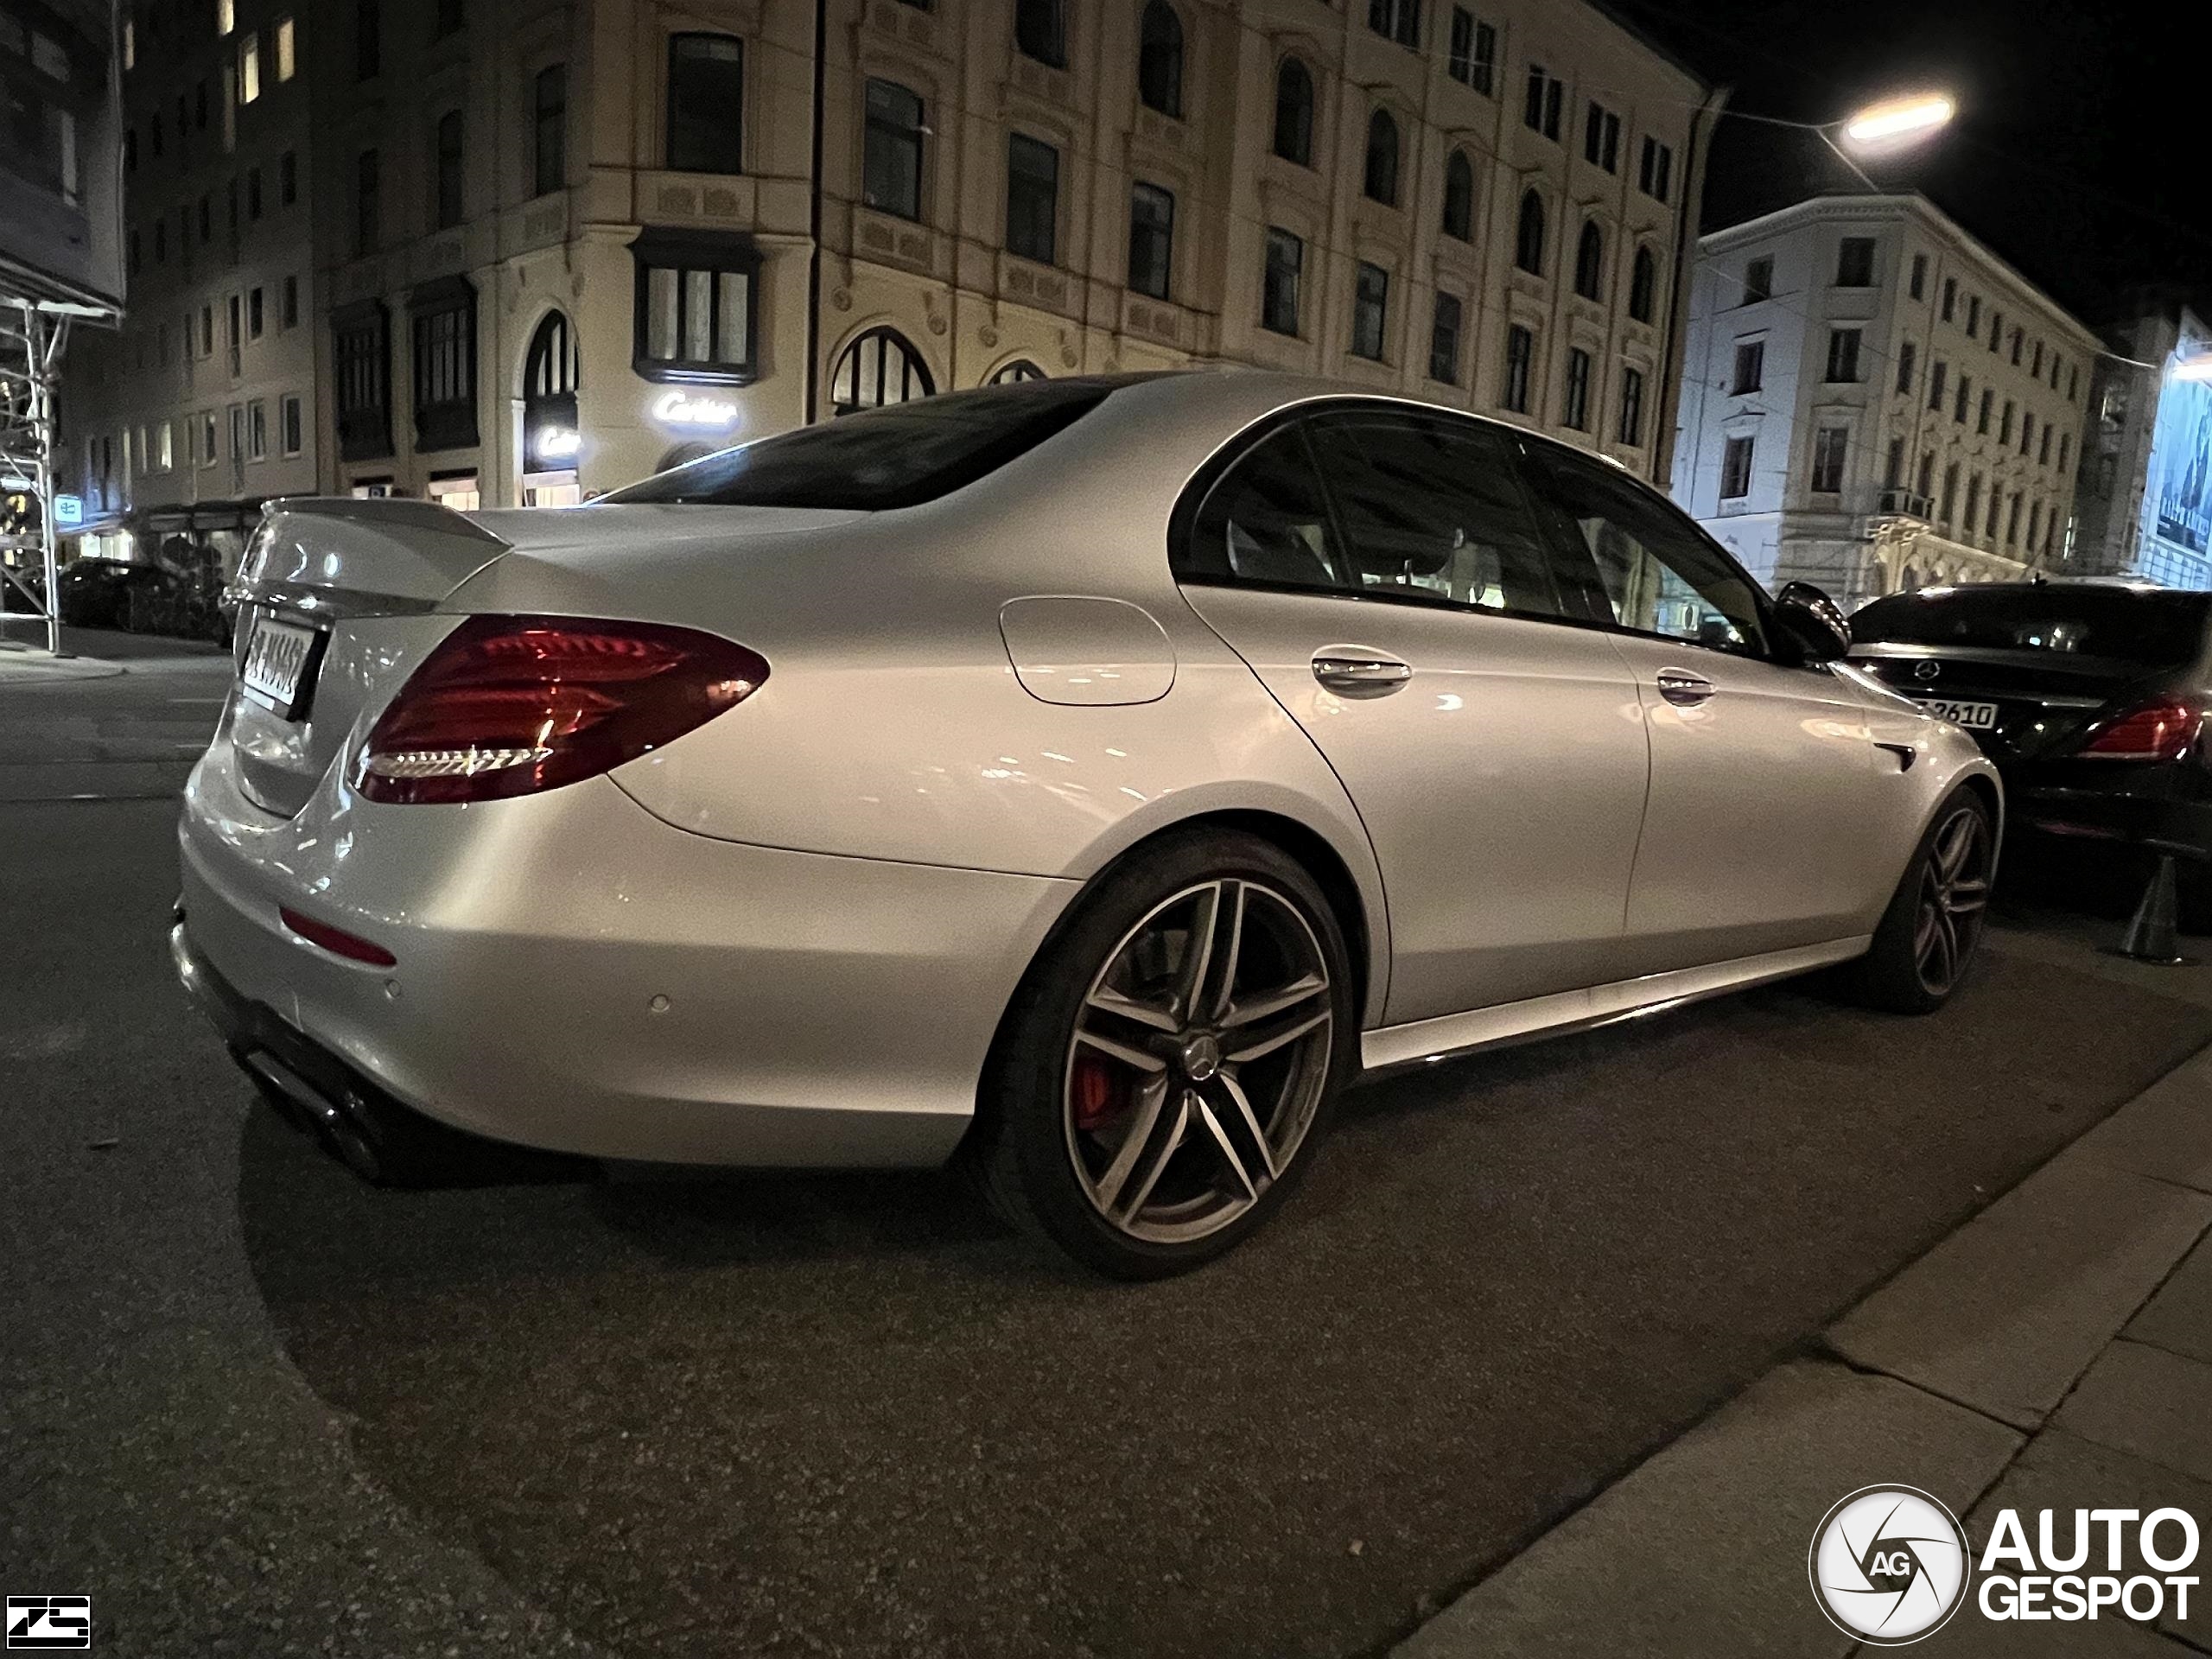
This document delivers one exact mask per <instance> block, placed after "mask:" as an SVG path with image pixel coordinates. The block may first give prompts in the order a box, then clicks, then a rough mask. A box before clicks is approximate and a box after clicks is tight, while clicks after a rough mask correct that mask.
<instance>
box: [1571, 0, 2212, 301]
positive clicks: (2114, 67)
mask: <svg viewBox="0 0 2212 1659" xmlns="http://www.w3.org/2000/svg"><path fill="white" fill-rule="evenodd" d="M1611 4H1612V6H1613V9H1614V10H1616V11H1617V12H1618V13H1619V14H1620V15H1621V16H1624V17H1625V18H1626V19H1628V20H1629V21H1630V22H1633V23H1635V24H1636V25H1637V27H1638V28H1640V29H1643V31H1644V32H1645V33H1646V34H1648V35H1650V36H1652V37H1653V38H1654V39H1656V40H1657V41H1660V42H1661V43H1662V44H1663V45H1665V46H1667V47H1669V48H1670V49H1672V50H1673V51H1674V52H1675V54H1677V55H1678V56H1680V57H1681V58H1682V59H1684V60H1686V61H1688V63H1689V64H1690V65H1691V66H1692V67H1695V68H1697V69H1698V70H1700V72H1702V73H1704V75H1705V76H1706V78H1707V79H1710V80H1713V81H1717V82H1719V83H1720V84H1723V85H1726V86H1731V87H1732V88H1733V89H1734V90H1733V94H1732V97H1731V99H1730V100H1729V104H1730V107H1731V108H1733V109H1739V110H1746V111H1755V112H1757V113H1759V114H1763V115H1773V116H1781V117H1785V118H1790V119H1794V120H1806V121H1830V120H1834V119H1836V118H1840V117H1841V116H1843V115H1846V114H1847V113H1849V112H1850V111H1852V110H1853V109H1856V108H1858V107H1859V106H1860V105H1864V104H1866V103H1867V102H1869V101H1871V100H1872V99H1875V98H1878V97H1880V96H1883V95H1885V94H1887V93H1893V92H1909V91H1917V90H1921V89H1923V88H1929V87H1940V88H1942V89H1943V90H1947V91H1948V92H1952V93H1953V94H1954V95H1955V97H1956V98H1957V99H1958V100H1959V104H1960V106H1961V114H1960V118H1959V119H1958V120H1957V121H1956V122H1955V124H1953V125H1952V127H1951V128H1950V129H1949V130H1948V131H1947V132H1945V133H1944V134H1943V135H1942V137H1939V138H1937V139H1936V140H1933V141H1931V143H1929V145H1928V146H1927V147H1926V148H1925V149H1923V150H1922V151H1920V152H1918V153H1917V154H1908V155H1906V156H1901V157H1897V158H1893V159H1891V160H1889V161H1886V162H1879V163H1875V164H1871V165H1869V167H1868V169H1867V170H1868V171H1869V172H1870V173H1871V174H1872V176H1873V177H1874V179H1875V180H1876V181H1877V182H1878V183H1880V184H1882V185H1883V186H1885V188H1899V189H1917V190H1919V191H1920V192H1922V193H1923V194H1925V195H1926V196H1928V197H1929V200H1932V201H1934V202H1935V203H1936V205H1937V206H1938V207H1942V209H1943V210H1944V211H1945V212H1946V213H1949V214H1950V215H1951V216H1952V217H1953V218H1954V219H1957V220H1958V221H1959V223H1960V224H1961V226H1964V227H1965V228H1966V229H1967V231H1968V232H1972V233H1973V234H1974V235H1975V236H1976V237H1978V238H1980V239H1981V240H1982V241H1983V242H1984V243H1986V244H1987V245H1989V246H1990V247H1992V248H1993V249H1994V250H1995V251H1997V252H1998V253H1999V255H2001V256H2003V257H2005V258H2006V259H2008V260H2010V261H2011V262H2012V264H2014V265H2015V266H2016V267H2018V269H2019V270H2020V271H2021V272H2022V273H2023V274H2024V275H2025V276H2026V277H2029V279H2030V280H2031V281H2033V282H2035V283H2037V284H2038V285H2039V286H2041V287H2042V288H2043V289H2044V290H2045V291H2046V292H2048V293H2050V295H2052V296H2054V297H2055V298H2056V299H2057V300H2058V301H2059V302H2061V303H2063V304H2064V305H2066V306H2067V307H2068V308H2069V309H2071V310H2072V311H2073V312H2074V313H2075V315H2077V316H2079V317H2080V318H2081V319H2082V321H2085V322H2088V323H2089V324H2090V325H2091V326H2093V327H2095V326H2099V325H2101V324H2102V323H2104V322H2106V321H2109V320H2111V319H2112V318H2113V316H2114V315H2116V314H2117V311H2118V309H2119V308H2120V307H2121V306H2122V305H2124V304H2125V302H2126V296H2127V295H2128V293H2129V291H2130V290H2131V289H2136V288H2139V287H2140V286H2143V285H2145V284H2152V285H2158V286H2161V287H2164V288H2167V289H2172V290H2177V291H2178V292H2180V293H2182V294H2183V295H2185V296H2196V302H2197V304H2198V308H2199V309H2200V311H2202V310H2203V309H2204V308H2205V302H2206V301H2208V300H2212V7H2207V6H2205V5H2203V4H2202V3H2190V4H2187V5H2174V6H2170V7H2164V8H2159V7H2154V6H2152V5H2149V4H2117V5H2115V4H2105V5H2097V4H2094V3H2086V0H2075V3H2072V4H2068V3H2063V0H1857V3H1837V0H1824V3H1818V4H1815V3H1807V0H1780V3H1777V0H1766V3H1758V0H1702V3H1701V0H1611ZM1859 188H1861V187H1860V186H1859V185H1858V184H1857V182H1856V181H1853V179H1852V178H1851V177H1850V175H1848V174H1847V173H1846V172H1845V171H1844V170H1843V169H1842V168H1841V166H1840V163H1838V162H1836V161H1835V160H1834V157H1832V156H1829V155H1828V154H1827V151H1826V150H1825V149H1823V148H1822V147H1821V143H1820V141H1819V139H1817V138H1816V137H1813V136H1812V135H1810V134H1805V133H1796V132H1791V131H1789V130H1786V129H1783V128H1777V127H1770V126H1764V125H1761V124H1757V123H1753V122H1749V121H1738V120H1731V119H1725V118H1724V119H1723V120H1722V121H1721V123H1720V124H1719V130H1718V132H1717V133H1716V134H1715V140H1714V145H1713V159H1712V169H1711V172H1710V174H1709V175H1708V178H1707V185H1706V203H1705V205H1706V219H1705V223H1706V228H1707V229H1708V230H1713V229H1717V228H1719V226H1725V225H1732V224H1736V223H1738V222H1740V221H1741V220H1743V219H1748V218H1751V217H1752V216H1754V215H1755V214H1758V213H1764V212H1766V211H1768V210H1770V209H1771V208H1775V207H1782V206H1784V205H1785V204H1787V203H1789V202H1791V201H1795V200H1800V199H1802V197H1804V196H1806V195H1808V194H1815V193H1817V192H1819V191H1821V190H1823V189H1829V190H1856V189H1859Z"/></svg>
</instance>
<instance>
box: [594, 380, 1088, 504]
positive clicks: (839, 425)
mask: <svg viewBox="0 0 2212 1659" xmlns="http://www.w3.org/2000/svg"><path fill="white" fill-rule="evenodd" d="M1112 391H1113V387H1112V386H1110V385H1098V384H1097V383H1096V382H1084V381H1078V380H1029V381H1024V382H1022V383H1021V384H1020V385H1006V386H986V387H982V388H980V389H978V390H976V391H958V392H951V393H949V394H947V395H946V396H944V397H923V398H916V399H913V400H911V401H909V402H906V403H903V404H893V405H891V406H889V407H887V408H884V409H877V410H867V411H865V412H863V413H861V414H858V415H851V416H844V417H842V418H841V419H838V420H835V421H830V422H827V423H823V424H822V425H819V426H804V427H800V428H799V429H798V430H796V431H792V432H786V433H784V434H783V435H780V436H779V437H773V438H763V439H761V440H760V442H757V443H748V444H746V445H743V446H742V447H741V448H735V449H724V450H721V451H720V452H718V453H717V454H711V455H706V456H702V458H701V459H699V460H697V461H692V462H690V463H689V464H688V465H685V466H683V467H676V468H675V469H674V470H672V471H670V472H665V473H661V474H657V475H656V476H654V477H652V478H648V479H645V480H643V481H642V482H639V483H636V484H632V485H631V486H629V487H627V488H626V489H620V490H616V491H613V493H610V494H607V495H604V496H602V497H601V498H600V499H601V501H606V502H616V503H622V504H635V503H645V502H665V503H681V504H683V505H701V506H709V505H710V506H723V507H844V508H850V509H853V510H855V511H859V512H888V511H891V510H893V509H894V508H899V507H912V506H918V505H920V504H921V503H923V502H925V501H934V500H936V499H938V498H939V497H940V496H945V495H950V494H951V493H952V492H953V491H955V490H957V489H961V488H963V487H964V486H967V485H969V484H973V483H974V482H976V480H978V479H981V478H984V477H987V476H988V475H989V474H992V473H995V472H996V471H997V470H998V469H999V468H1000V467H1003V466H1005V465H1006V464H1007V462H1009V461H1013V460H1014V459H1015V458H1016V457H1017V456H1020V455H1022V454H1027V453H1028V452H1029V451H1030V450H1032V449H1034V448H1036V447H1037V446H1038V445H1039V444H1040V443H1043V442H1045V441H1046V439H1047V438H1051V437H1052V436H1055V435H1058V433H1061V432H1064V431H1065V430H1066V429H1068V428H1069V427H1071V426H1072V425H1074V424H1075V423H1076V422H1077V421H1079V420H1081V419H1082V418H1083V417H1084V416H1086V415H1088V414H1089V413H1090V411H1091V410H1094V409H1096V408H1097V407H1098V405H1099V404H1102V403H1103V402H1104V401H1105V400H1106V398H1107V397H1108V396H1109V394H1110V393H1111V392H1112Z"/></svg>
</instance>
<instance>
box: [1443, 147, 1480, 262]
mask: <svg viewBox="0 0 2212 1659" xmlns="http://www.w3.org/2000/svg"><path fill="white" fill-rule="evenodd" d="M1444 234H1445V235H1446V236H1448V237H1451V238H1454V239H1455V240H1457V241H1460V242H1469V241H1472V240H1473V239H1474V234H1475V168H1474V164H1473V163H1472V162H1470V161H1468V159H1467V152H1466V151H1465V150H1464V149H1455V150H1453V151H1452V156H1451V159H1450V160H1448V161H1446V162H1445V163H1444Z"/></svg>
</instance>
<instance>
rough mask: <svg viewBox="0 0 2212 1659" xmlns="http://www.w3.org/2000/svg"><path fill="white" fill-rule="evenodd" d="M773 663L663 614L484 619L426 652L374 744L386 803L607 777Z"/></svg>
mask: <svg viewBox="0 0 2212 1659" xmlns="http://www.w3.org/2000/svg"><path fill="white" fill-rule="evenodd" d="M767 677H768V664H766V662H765V661H764V660H763V659H762V658H760V655H759V654H758V653H756V652H751V651H747V649H746V648H745V647H744V646H743V645H736V644H734V643H732V642H731V641H729V640H728V639H722V638H721V637H720V636H719V635H716V634H711V633H701V632H697V631H696V629H692V628H677V627H668V626H663V625H661V624H658V623H653V622H602V621H596V620H586V619H582V618H577V617H566V616H473V617H471V618H469V619H468V620H467V621H466V622H463V623H462V624H461V626H459V627H457V628H455V629H454V631H453V632H451V633H450V634H448V635H447V636H446V638H445V639H444V641H443V642H442V644H440V645H438V647H437V648H436V649H435V651H433V652H431V653H430V654H429V657H427V658H424V659H423V664H422V665H421V666H420V667H419V668H417V669H416V671H415V672H414V673H413V675H411V676H410V677H409V679H408V681H407V683H406V684H405V685H404V686H402V687H401V688H400V690H399V695H398V696H397V697H395V698H393V699H392V702H391V707H390V708H388V709H385V711H384V715H383V717H382V718H381V719H379V720H378V721H377V723H376V727H375V729H374V730H372V731H371V732H370V734H369V741H368V742H367V744H366V745H365V746H364V747H363V748H362V750H361V755H360V760H359V764H358V766H357V767H356V769H355V774H354V779H355V785H356V786H357V787H358V788H359V790H360V791H361V793H362V794H364V795H365V796H367V797H368V798H369V799H371V800H372V801H394V802H423V801H440V802H450V801H490V800H500V799H504V798H507V797H509V796H514V795H530V794H535V793H536V792H537V791H540V790H546V789H557V788H558V787H560V785H563V784H573V783H575V782H576V781H577V780H578V779H583V778H590V777H594V776H596V775H597V774H598V773H600V772H607V771H609V770H611V769H613V767H615V766H620V765H621V764H622V763H623V762H624V761H626V760H635V759H637V757H638V756H639V755H641V754H645V753H648V752H649V751H651V750H653V749H657V748H658V747H661V745H663V744H664V743H667V742H669V741H672V740H673V739H675V738H677V737H681V736H682V735H683V734H684V733H686V732H688V731H690V730H691V729H692V728H694V727H696V726H699V725H702V724H703V723H704V722H706V721H709V720H712V719H713V718H714V717H715V715H719V714H720V713H721V712H722V710H723V709H730V708H734V707H735V706H736V705H737V704H738V703H740V702H743V701H744V700H745V699H746V698H747V697H748V696H752V694H753V692H754V691H755V690H759V689H760V683H761V682H762V681H764V680H766V678H767Z"/></svg>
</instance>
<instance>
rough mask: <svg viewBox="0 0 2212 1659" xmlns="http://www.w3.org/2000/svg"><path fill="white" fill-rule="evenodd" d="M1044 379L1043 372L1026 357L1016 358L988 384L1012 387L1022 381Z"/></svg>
mask: <svg viewBox="0 0 2212 1659" xmlns="http://www.w3.org/2000/svg"><path fill="white" fill-rule="evenodd" d="M1043 378H1045V371H1044V370H1042V369H1040V368H1039V367H1038V366H1037V365H1035V364H1034V363H1032V362H1031V361H1030V360H1029V359H1027V358H1026V357H1017V358H1015V359H1014V361H1013V362H1011V363H1008V364H1007V365H1005V366H1004V367H1002V368H1001V369H1000V370H999V372H997V373H996V374H995V375H993V376H992V377H991V380H990V384H991V385H995V386H1014V385H1020V384H1021V382H1023V381H1024V380H1042V379H1043Z"/></svg>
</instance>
